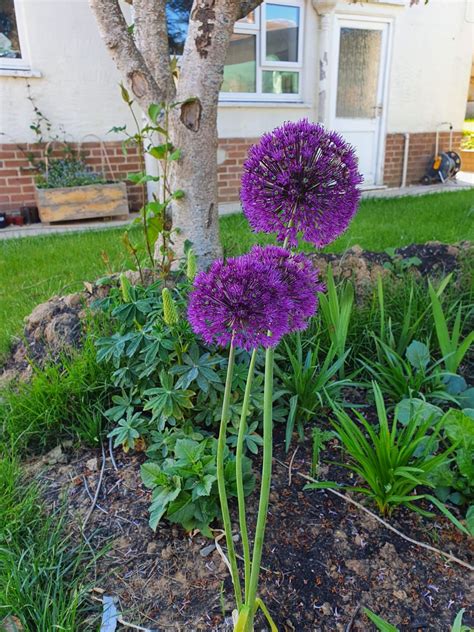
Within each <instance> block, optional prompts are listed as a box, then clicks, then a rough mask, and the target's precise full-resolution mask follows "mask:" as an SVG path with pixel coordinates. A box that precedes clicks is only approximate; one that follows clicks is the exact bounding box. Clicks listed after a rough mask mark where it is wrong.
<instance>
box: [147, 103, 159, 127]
mask: <svg viewBox="0 0 474 632" xmlns="http://www.w3.org/2000/svg"><path fill="white" fill-rule="evenodd" d="M161 110H162V108H161V106H160V105H158V104H157V103H152V104H151V105H150V106H149V108H148V117H149V119H150V121H151V122H152V123H156V120H157V118H158V116H159V114H160V112H161Z"/></svg>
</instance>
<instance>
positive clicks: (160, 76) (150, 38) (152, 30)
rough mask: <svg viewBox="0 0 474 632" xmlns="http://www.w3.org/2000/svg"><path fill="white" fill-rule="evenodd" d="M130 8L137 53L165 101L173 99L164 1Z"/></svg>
mask: <svg viewBox="0 0 474 632" xmlns="http://www.w3.org/2000/svg"><path fill="white" fill-rule="evenodd" d="M133 7H134V12H135V41H136V43H137V47H138V50H139V51H140V52H141V54H142V56H143V59H144V60H145V63H146V65H147V67H148V69H149V70H150V72H151V74H152V75H153V77H154V78H155V81H156V83H157V84H158V85H159V86H160V88H161V90H162V91H163V92H164V93H165V95H166V97H167V98H173V97H174V95H175V92H176V90H175V86H174V82H173V77H172V75H171V68H170V53H169V44H168V27H167V22H166V1H165V0H134V2H133ZM163 100H164V99H163Z"/></svg>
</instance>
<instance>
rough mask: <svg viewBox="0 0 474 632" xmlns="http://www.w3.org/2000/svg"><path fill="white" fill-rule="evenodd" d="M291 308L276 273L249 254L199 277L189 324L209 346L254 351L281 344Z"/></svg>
mask: <svg viewBox="0 0 474 632" xmlns="http://www.w3.org/2000/svg"><path fill="white" fill-rule="evenodd" d="M291 306H292V303H291V300H290V299H289V297H288V296H287V293H286V287H285V284H284V282H283V280H282V277H281V274H280V273H279V271H278V269H277V268H276V267H274V266H272V265H269V263H268V262H267V261H264V260H261V261H260V260H257V259H256V258H255V257H253V256H252V255H250V254H247V255H244V256H242V257H236V258H233V259H228V260H227V261H222V260H217V261H214V262H213V263H212V264H211V266H210V268H209V270H208V271H207V272H200V273H199V274H198V275H197V276H196V278H195V280H194V288H193V290H192V292H191V294H190V299H189V306H188V319H189V322H190V323H191V327H192V328H193V330H194V332H195V333H197V334H199V335H200V336H202V338H203V339H204V340H205V341H206V342H207V343H208V344H214V343H216V344H218V345H221V346H225V345H227V344H229V343H230V342H231V341H232V340H233V342H234V345H235V346H237V347H241V348H243V349H246V350H247V351H250V350H252V349H254V348H255V347H257V346H259V345H261V346H263V347H274V346H276V345H277V344H278V342H279V341H280V340H281V338H282V336H284V335H285V334H286V333H287V332H288V313H289V310H290V309H291ZM268 332H270V333H271V335H268Z"/></svg>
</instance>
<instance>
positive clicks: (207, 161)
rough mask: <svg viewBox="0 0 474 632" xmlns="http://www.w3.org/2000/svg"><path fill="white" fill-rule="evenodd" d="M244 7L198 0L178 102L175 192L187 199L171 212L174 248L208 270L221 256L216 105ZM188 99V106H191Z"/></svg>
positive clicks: (174, 133) (223, 0)
mask: <svg viewBox="0 0 474 632" xmlns="http://www.w3.org/2000/svg"><path fill="white" fill-rule="evenodd" d="M239 9H240V3H239V2H236V1H234V2H229V0H217V1H216V2H215V3H214V4H213V3H212V1H209V0H197V1H196V2H195V3H194V6H193V9H192V11H191V16H190V20H189V30H188V37H187V40H186V45H185V48H184V52H183V57H182V59H181V73H180V77H179V82H178V88H177V97H176V100H177V101H178V102H183V104H182V105H181V106H180V108H178V109H177V110H176V111H175V116H174V117H173V122H172V130H171V131H172V140H173V143H174V145H175V146H176V147H179V148H180V149H181V150H182V152H183V153H182V157H181V159H180V161H179V163H178V164H177V165H176V168H175V171H174V181H173V187H174V189H182V190H183V191H184V192H185V197H183V198H181V199H180V200H176V201H175V202H174V203H173V207H172V218H173V225H174V226H176V227H177V228H178V230H179V231H180V232H179V234H178V235H177V236H175V238H174V242H175V245H174V248H175V250H176V251H177V252H178V253H181V252H183V248H184V244H185V242H186V241H190V242H192V244H193V249H194V250H195V252H196V255H197V257H198V260H199V263H200V265H201V267H202V266H206V265H208V264H209V263H210V262H211V261H212V260H213V259H215V258H216V257H219V256H220V255H221V253H222V251H221V245H220V238H219V218H218V202H217V143H218V136H217V106H218V101H219V91H220V87H221V84H222V79H223V73H224V62H225V58H226V54H227V49H228V47H229V42H230V38H231V35H232V32H233V29H234V23H235V20H236V19H237V16H238V12H239ZM188 99H189V101H188Z"/></svg>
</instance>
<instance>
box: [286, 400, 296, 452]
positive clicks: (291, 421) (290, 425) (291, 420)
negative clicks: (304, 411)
mask: <svg viewBox="0 0 474 632" xmlns="http://www.w3.org/2000/svg"><path fill="white" fill-rule="evenodd" d="M297 410H298V395H293V397H292V398H291V399H290V412H289V414H288V419H287V421H286V431H285V451H286V452H288V450H289V449H290V443H291V438H292V436H293V430H294V427H295V418H296V411H297Z"/></svg>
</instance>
